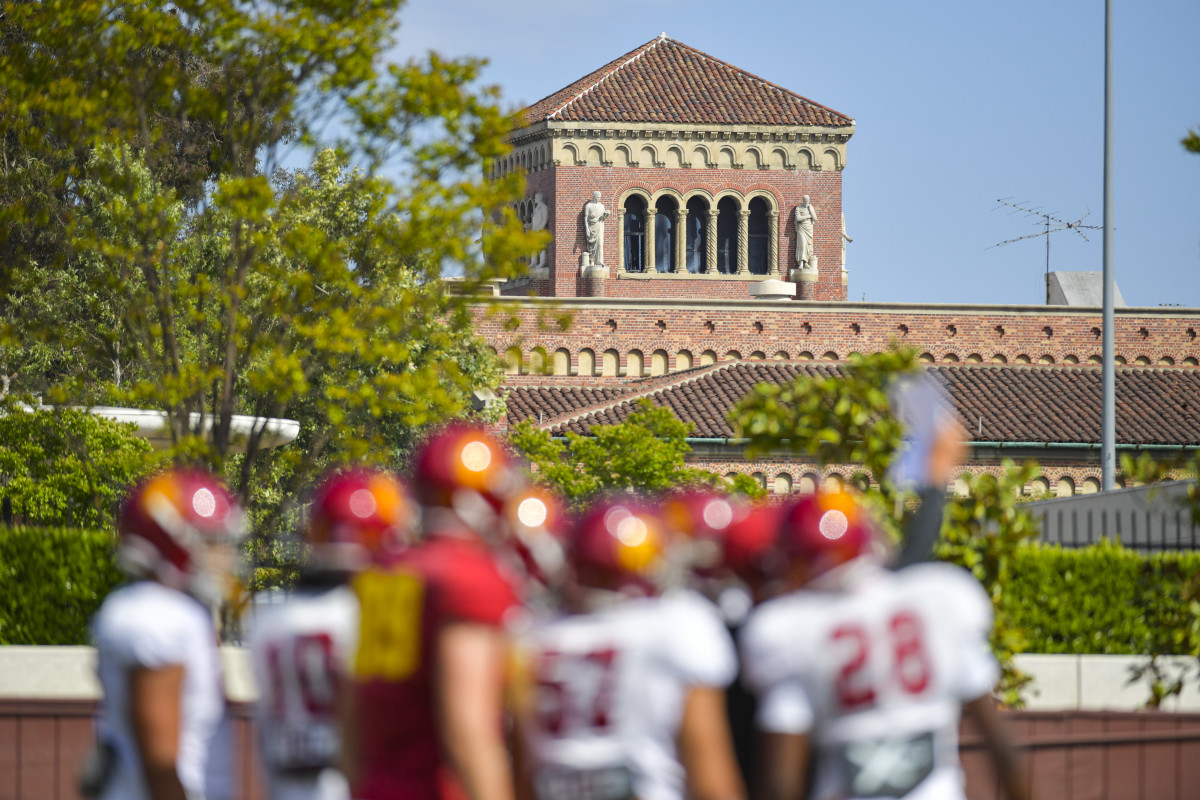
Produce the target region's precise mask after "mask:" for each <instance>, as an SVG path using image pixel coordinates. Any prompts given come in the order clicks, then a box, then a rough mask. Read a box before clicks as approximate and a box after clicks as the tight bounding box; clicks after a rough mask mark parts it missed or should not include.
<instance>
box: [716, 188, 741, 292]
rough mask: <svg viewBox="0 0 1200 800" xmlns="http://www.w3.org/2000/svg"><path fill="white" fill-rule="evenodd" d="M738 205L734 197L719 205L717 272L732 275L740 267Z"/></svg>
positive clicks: (722, 201)
mask: <svg viewBox="0 0 1200 800" xmlns="http://www.w3.org/2000/svg"><path fill="white" fill-rule="evenodd" d="M737 227H738V205H737V201H736V200H734V199H733V198H732V197H723V198H721V202H719V203H717V272H720V273H721V274H722V275H732V274H733V273H735V272H737V265H738V241H737Z"/></svg>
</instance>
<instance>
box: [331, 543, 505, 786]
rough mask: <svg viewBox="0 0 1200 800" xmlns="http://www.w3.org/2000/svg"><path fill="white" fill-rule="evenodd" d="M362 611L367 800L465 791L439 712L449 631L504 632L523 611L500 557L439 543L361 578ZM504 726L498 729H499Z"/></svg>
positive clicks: (358, 674)
mask: <svg viewBox="0 0 1200 800" xmlns="http://www.w3.org/2000/svg"><path fill="white" fill-rule="evenodd" d="M354 588H355V592H356V594H357V595H358V598H359V602H360V604H361V609H362V623H361V627H360V635H359V649H358V654H357V655H356V657H355V662H354V675H355V689H354V692H355V694H354V699H355V707H356V714H357V720H356V728H357V730H356V734H355V738H356V739H357V745H358V756H359V764H358V777H357V779H356V781H355V786H354V787H353V794H354V797H355V798H358V800H435V799H439V798H447V797H456V796H459V795H460V794H461V793H460V792H458V791H457V787H456V786H455V785H454V783H453V781H452V780H449V779H448V777H447V776H448V774H449V773H448V770H444V769H443V764H442V756H441V748H440V745H439V736H438V731H437V724H436V722H435V719H434V708H433V683H432V680H433V676H434V674H435V673H436V670H437V663H436V660H435V653H434V651H433V648H434V642H435V641H436V637H437V634H438V631H439V630H440V629H441V628H442V626H444V625H446V624H448V623H453V622H473V623H481V624H484V625H493V626H497V627H499V626H500V625H502V624H503V621H504V617H505V615H506V613H507V612H508V611H509V610H510V609H512V608H513V607H514V606H516V605H517V604H518V599H517V595H516V592H515V591H514V588H513V585H512V584H511V583H510V582H509V581H508V580H507V579H506V578H505V577H504V576H503V575H502V574H501V572H500V570H499V569H498V568H497V566H496V563H495V561H494V560H493V558H492V556H491V555H490V554H489V553H488V551H487V550H486V549H484V548H483V547H482V546H481V545H478V544H475V543H472V542H470V541H465V540H458V539H451V538H436V539H433V540H430V541H428V542H427V543H425V544H422V545H421V546H419V547H416V548H414V549H412V550H410V551H408V552H406V553H404V554H403V555H401V556H399V557H397V559H396V561H395V562H394V563H393V564H392V565H390V566H389V567H388V568H381V569H372V570H368V571H366V572H364V573H362V574H360V575H358V576H357V577H356V578H355V580H354ZM497 724H499V722H497Z"/></svg>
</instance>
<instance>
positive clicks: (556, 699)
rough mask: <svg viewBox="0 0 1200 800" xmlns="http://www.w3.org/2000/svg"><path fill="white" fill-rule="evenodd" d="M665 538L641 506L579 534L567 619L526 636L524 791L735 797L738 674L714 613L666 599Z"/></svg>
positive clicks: (699, 604) (604, 508) (617, 799)
mask: <svg viewBox="0 0 1200 800" xmlns="http://www.w3.org/2000/svg"><path fill="white" fill-rule="evenodd" d="M667 540H668V534H667V532H666V526H665V524H664V522H663V520H662V519H661V518H660V517H659V516H658V515H657V514H656V513H654V512H653V511H652V510H651V509H650V508H649V507H648V506H646V505H643V504H641V503H639V502H636V501H634V500H632V499H613V500H608V501H604V502H601V503H598V504H596V505H595V506H594V507H593V508H592V509H591V510H590V511H589V512H588V513H587V514H585V516H584V517H583V518H582V519H581V520H580V522H579V524H578V525H577V526H575V528H574V530H573V531H572V532H571V534H570V541H569V548H568V562H569V563H570V565H571V568H572V572H573V575H574V584H573V588H572V591H571V592H570V594H569V599H568V602H569V613H567V614H565V615H563V616H561V617H560V618H558V619H554V620H551V621H547V622H543V623H541V624H538V625H535V626H534V627H533V628H532V629H531V630H529V631H528V632H527V633H526V635H525V636H523V637H522V640H521V647H520V650H521V652H520V663H521V664H522V673H523V674H522V680H521V684H522V688H521V689H520V690H519V691H518V700H517V714H516V719H517V725H516V729H517V735H516V737H515V738H516V740H517V742H516V747H517V753H518V758H517V763H518V764H519V775H518V779H519V781H520V784H521V787H522V791H521V795H522V796H525V797H532V798H535V800H568V799H569V800H629V799H630V798H635V797H636V798H640V800H681V798H683V797H685V796H687V797H691V798H697V800H736V798H740V797H742V796H743V794H744V791H743V789H742V786H741V782H740V780H739V778H738V773H737V767H736V765H735V763H734V759H733V755H732V750H731V745H730V741H729V730H728V726H727V724H726V719H725V707H724V689H725V687H726V686H727V685H728V684H729V683H730V681H732V679H733V677H734V674H735V672H736V669H737V664H736V655H735V652H734V648H733V644H732V642H731V640H730V638H729V634H728V633H727V632H726V630H725V627H724V625H723V624H722V622H721V620H720V618H719V616H718V615H717V613H716V609H715V608H714V607H713V606H712V604H710V603H709V602H708V601H707V600H704V599H703V598H701V597H700V596H698V595H696V594H693V593H691V592H682V591H680V592H676V593H671V594H668V595H662V596H660V594H659V589H660V581H659V578H660V571H661V570H663V569H665V568H666V567H667V566H668V565H667V564H666V558H665V554H666V550H667V547H668V544H669V543H668V541H667Z"/></svg>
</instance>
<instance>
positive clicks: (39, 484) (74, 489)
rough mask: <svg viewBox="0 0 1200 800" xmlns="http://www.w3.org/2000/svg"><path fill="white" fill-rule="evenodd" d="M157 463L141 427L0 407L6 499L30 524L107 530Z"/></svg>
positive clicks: (0, 492)
mask: <svg viewBox="0 0 1200 800" xmlns="http://www.w3.org/2000/svg"><path fill="white" fill-rule="evenodd" d="M154 461H155V457H154V454H153V453H152V452H151V448H150V444H149V442H147V441H146V440H145V439H140V438H138V436H137V435H136V434H135V433H134V426H133V425H130V424H126V423H120V422H115V421H113V420H110V419H104V418H103V417H97V416H94V415H92V414H89V413H87V412H86V411H79V410H75V409H66V408H63V409H54V410H38V411H23V410H20V409H19V408H18V407H16V406H14V405H11V404H10V405H9V406H8V407H7V408H6V409H0V497H2V498H3V499H4V500H5V501H7V502H8V503H10V504H11V507H12V511H13V513H14V515H15V516H16V517H17V520H18V521H19V522H21V523H24V524H27V525H67V526H72V527H81V528H100V527H105V526H108V525H111V524H112V512H113V508H114V506H115V505H116V503H117V501H118V500H120V498H121V497H122V496H123V494H124V492H125V490H126V489H127V488H128V487H129V486H130V485H132V484H133V483H135V482H136V481H137V479H138V478H140V477H141V476H142V475H144V474H146V472H147V471H148V470H149V469H151V468H152V467H153V464H154Z"/></svg>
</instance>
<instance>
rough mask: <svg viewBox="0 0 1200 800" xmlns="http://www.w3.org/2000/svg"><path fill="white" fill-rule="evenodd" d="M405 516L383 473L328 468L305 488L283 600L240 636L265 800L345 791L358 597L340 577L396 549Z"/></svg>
mask: <svg viewBox="0 0 1200 800" xmlns="http://www.w3.org/2000/svg"><path fill="white" fill-rule="evenodd" d="M415 523H416V507H415V504H414V503H413V501H412V499H411V497H410V496H409V494H408V491H407V490H406V489H405V487H404V486H403V485H402V484H401V483H400V481H399V480H398V479H396V478H394V477H392V476H391V475H388V474H386V473H383V472H376V471H371V470H365V469H359V470H352V471H347V472H341V473H336V474H333V475H330V476H329V477H327V478H326V479H325V480H323V481H322V483H321V485H320V486H319V487H318V488H317V491H316V492H315V493H314V495H313V498H312V504H311V508H310V511H309V521H308V525H307V528H306V532H305V539H306V543H307V544H308V547H309V555H308V559H307V561H306V562H305V564H304V566H303V567H302V568H301V571H300V576H299V579H298V581H297V584H296V590H295V592H293V593H292V594H291V595H290V596H289V597H288V600H287V602H286V603H284V604H282V605H277V606H265V607H264V608H263V609H262V610H261V611H260V612H259V613H258V615H257V616H256V618H255V620H254V629H253V631H252V634H251V636H250V650H251V653H252V654H253V659H254V673H255V677H256V679H257V682H258V686H259V703H258V718H257V721H258V732H259V741H260V743H261V748H260V751H261V755H262V758H263V761H264V764H265V766H266V775H267V786H268V788H269V790H270V795H271V797H272V798H274V800H346V798H349V796H350V788H349V785H348V784H347V782H346V778H345V776H344V775H343V774H342V772H341V771H340V770H339V769H338V762H339V760H340V758H341V749H342V732H341V719H340V708H341V703H340V695H341V690H342V688H343V687H344V685H345V682H346V680H347V676H348V672H349V664H350V660H351V658H353V655H354V651H355V644H356V642H357V639H358V602H357V600H356V599H355V597H354V594H353V592H351V591H350V588H349V587H348V586H347V583H348V582H349V580H350V578H351V577H352V576H353V575H355V574H356V573H358V572H359V571H361V570H362V569H364V568H365V567H367V566H368V565H369V564H370V563H371V562H373V561H375V560H377V559H379V558H381V557H385V556H387V555H390V554H395V553H398V552H399V551H401V550H402V549H403V548H404V547H405V546H406V545H407V544H408V540H409V537H410V536H411V534H412V532H413V528H414V526H415Z"/></svg>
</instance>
